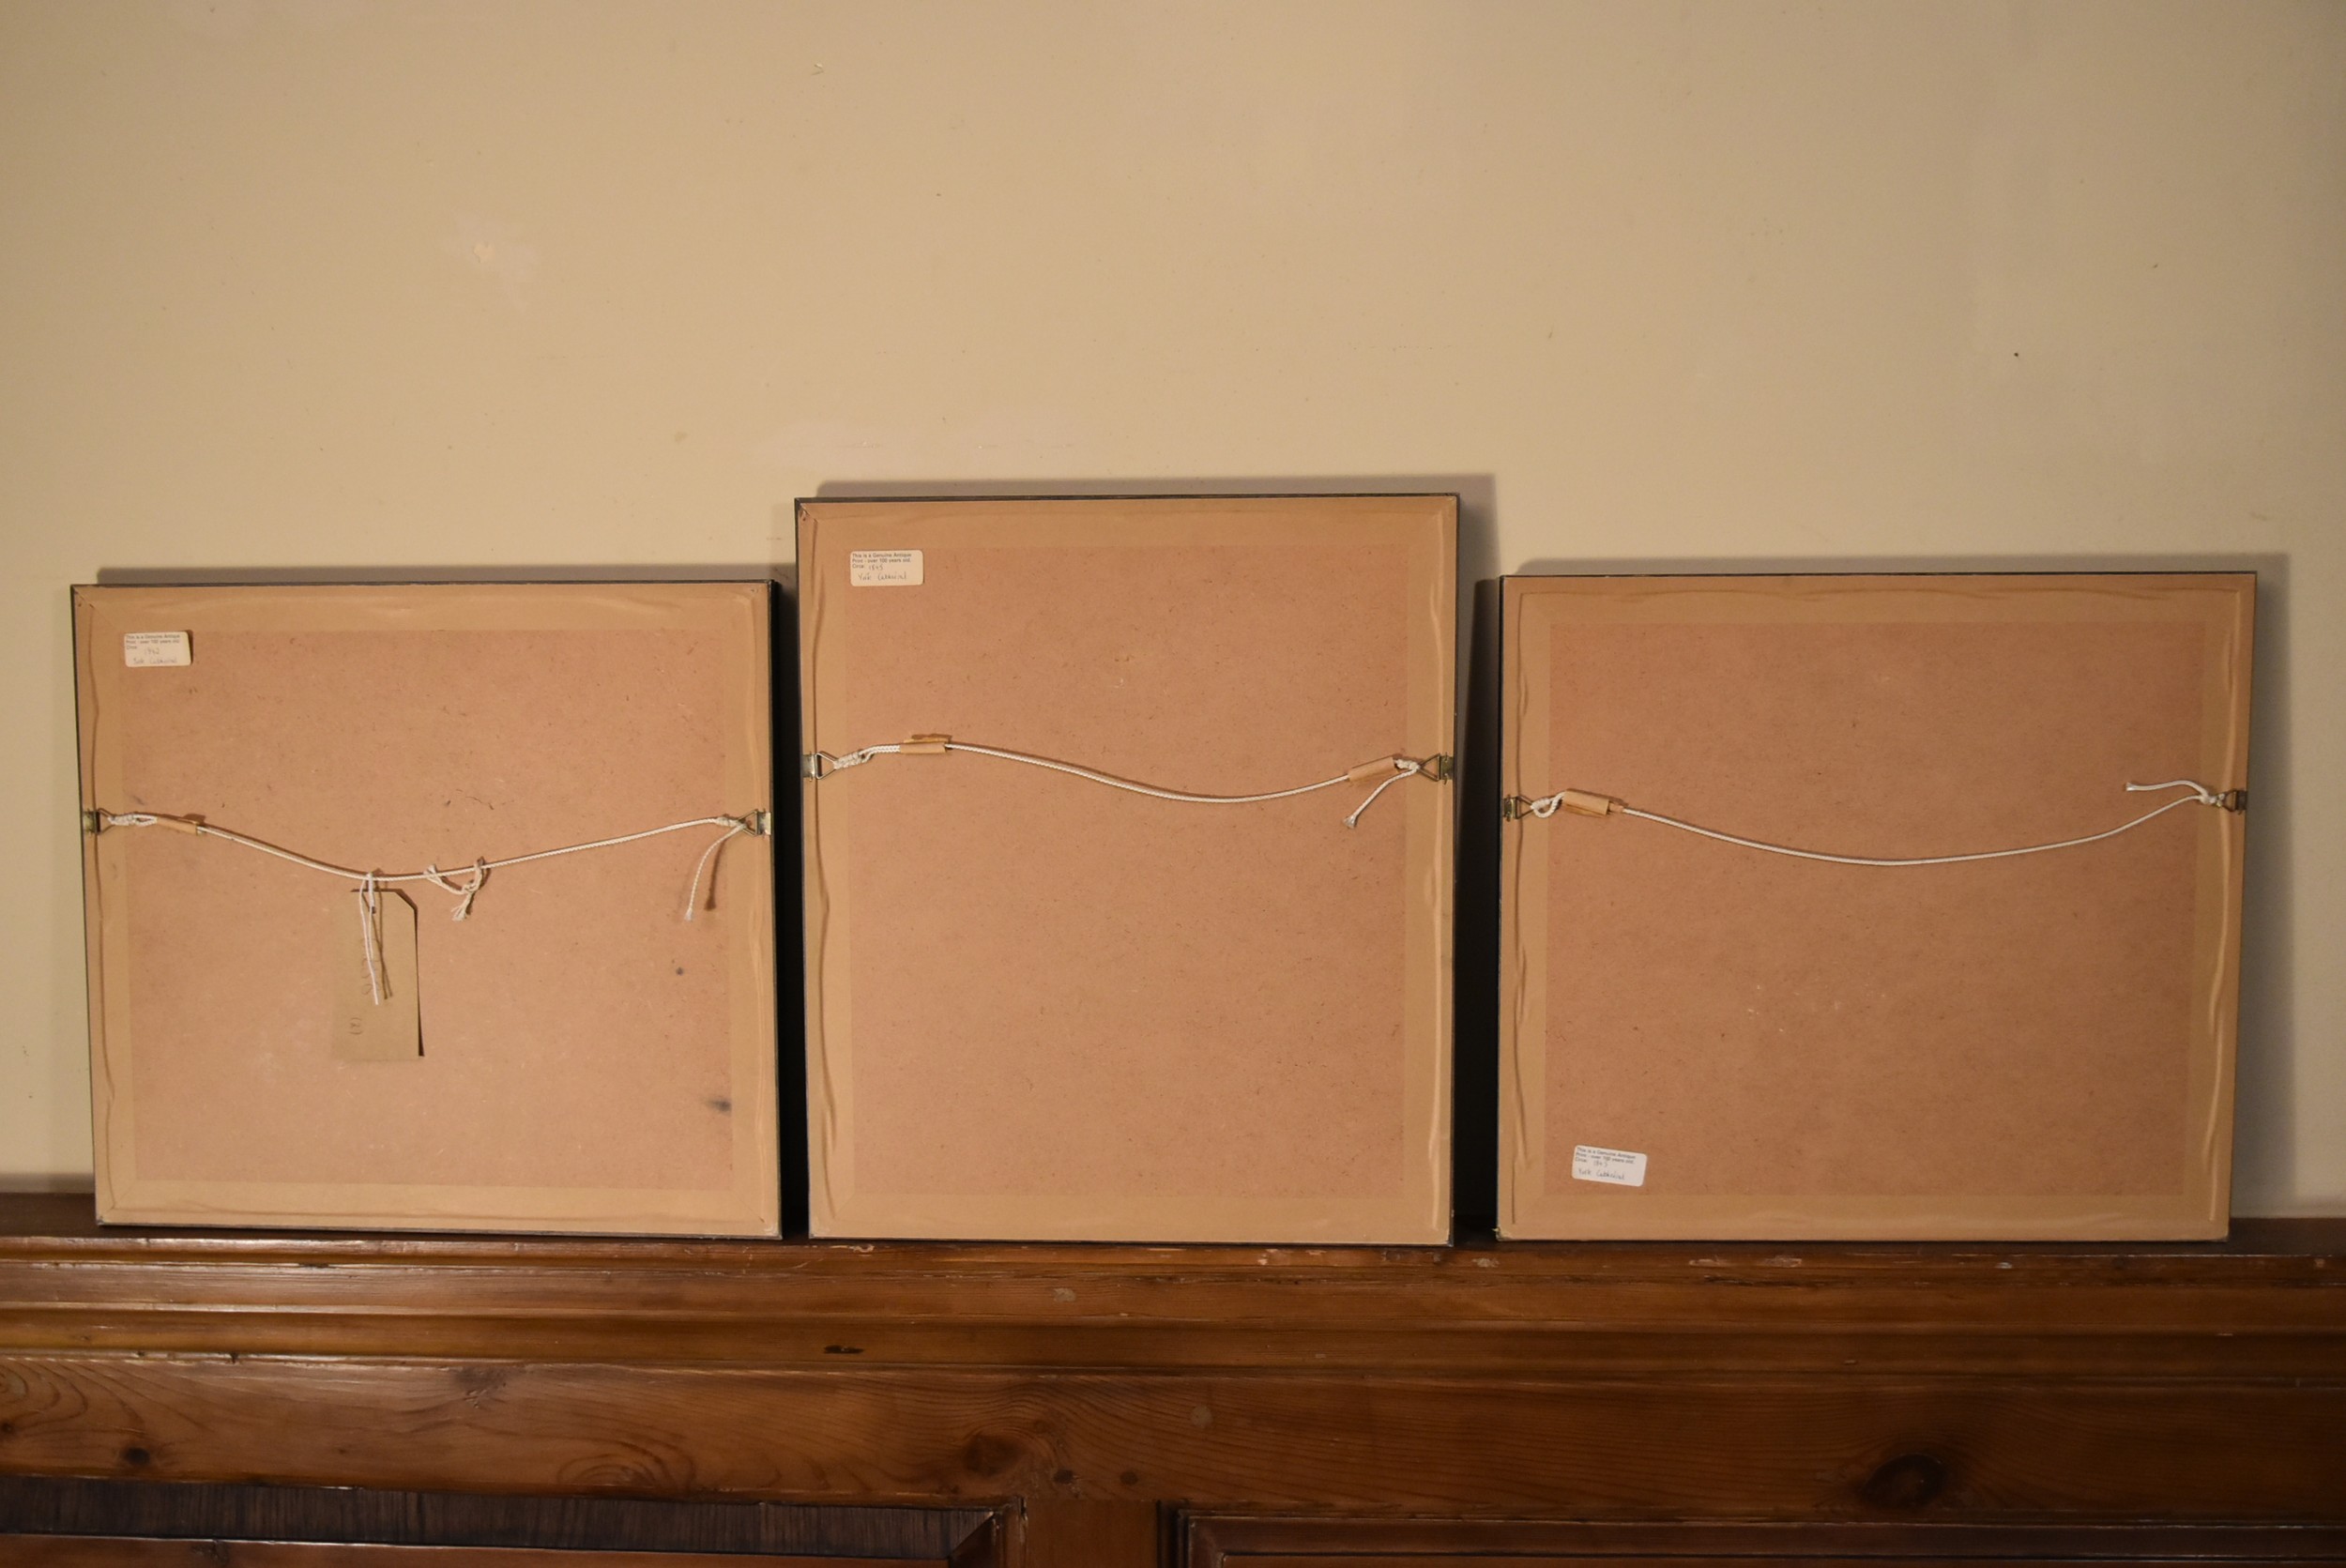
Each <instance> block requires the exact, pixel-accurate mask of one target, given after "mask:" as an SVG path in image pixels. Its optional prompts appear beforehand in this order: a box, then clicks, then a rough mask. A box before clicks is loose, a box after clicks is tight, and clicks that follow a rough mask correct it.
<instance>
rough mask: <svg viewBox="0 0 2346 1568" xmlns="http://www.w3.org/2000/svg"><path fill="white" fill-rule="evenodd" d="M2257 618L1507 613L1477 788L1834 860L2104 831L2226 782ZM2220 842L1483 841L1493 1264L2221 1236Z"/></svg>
mask: <svg viewBox="0 0 2346 1568" xmlns="http://www.w3.org/2000/svg"><path fill="white" fill-rule="evenodd" d="M2254 586H2255V579H2254V578H2253V576H2249V575H2174V574H2130V575H2109V576H1930V577H1921V576H1883V577H1766V578H1735V577H1683V578H1635V577H1621V578H1537V577H1517V578H1510V579H1508V580H1507V581H1506V585H1505V594H1504V600H1503V618H1504V642H1505V654H1504V670H1503V681H1504V686H1505V704H1506V707H1505V710H1504V721H1503V740H1502V745H1503V755H1502V763H1501V766H1502V769H1503V772H1502V776H1503V778H1504V779H1505V780H1506V790H1507V792H1508V794H1510V795H1511V796H1517V797H1525V798H1538V797H1543V796H1546V795H1549V794H1551V793H1553V792H1554V791H1556V790H1559V789H1562V788H1576V789H1584V790H1589V791H1592V792H1596V793H1599V794H1602V795H1607V796H1611V797H1615V798H1618V799H1622V800H1626V801H1628V802H1629V803H1630V804H1632V805H1635V806H1638V807H1640V808H1643V809H1645V810H1648V811H1652V812H1657V813H1661V814H1667V815H1669V816H1674V817H1678V818H1681V819H1683V820H1686V821H1690V822H1693V823H1696V824H1699V825H1700V826H1703V827H1708V828H1714V829H1716V830H1721V831H1725V832H1729V833H1733V834H1736V835H1738V836H1742V837H1746V838H1752V839H1757V840H1760V841H1761V842H1764V843H1772V844H1777V845H1792V846H1797V847H1802V848H1809V849H1819V850H1823V851H1826V852H1829V853H1838V854H1846V855H1854V856H1869V857H1881V858H1890V857H1917V856H1933V855H1949V854H1963V853H1969V852H1972V851H1976V850H1982V849H1997V848H2006V847H2012V846H2018V845H2032V844H2041V843H2049V842H2052V841H2057V840H2062V839H2067V838H2072V837H2078V836H2082V835H2085V834H2089V833H2095V832H2099V831H2101V830H2105V829H2108V828H2111V827H2115V826H2116V825H2118V824H2120V823H2122V822H2125V821H2126V820H2128V819H2129V818H2132V817H2135V816H2137V815H2140V814H2141V813H2143V812H2144V811H2146V810H2149V809H2150V808H2151V807H2152V806H2155V805H2157V804H2160V803H2163V802H2164V801H2166V800H2168V799H2173V795H2172V794H2161V795H2150V796H2146V795H2141V794H2128V793H2125V784H2127V783H2129V782H2134V783H2142V784H2152V783H2158V782H2162V781H2167V780H2173V779H2194V780H2198V781H2201V783H2203V784H2207V785H2208V786H2209V787H2210V788H2212V789H2216V790H2227V789H2234V788H2245V787H2246V785H2247V739H2248V736H2247V724H2248V666H2249V643H2250V619H2251V613H2252V606H2253V596H2254ZM2243 830H2244V823H2243V819H2242V817H2241V815H2239V814H2235V813H2233V812H2231V811H2226V810H2219V809H2214V808H2210V807H2207V806H2203V805H2200V804H2198V803H2196V802H2194V803H2191V804H2187V805H2186V806H2184V807H2182V808H2179V809H2177V810H2175V811H2171V812H2169V813H2167V814H2164V815H2162V816H2160V817H2158V818H2157V819H2156V820H2155V821H2152V822H2150V823H2147V824H2144V825H2143V826H2142V827H2140V828H2139V829H2136V830H2132V831H2129V832H2125V833H2123V834H2120V835H2118V836H2116V837H2114V838H2111V839H2108V840H2105V841H2103V842H2101V843H2098V844H2094V845H2084V846H2081V847H2077V848H2071V849H2063V850H2058V851H2053V852H2049V853H2046V854H2041V855H2031V856H2025V857H2019V858H2013V859H2003V860H1984V861H1975V862H1971V863H1966V864H1956V865H1938V866H1908V867H1865V866H1848V865H1838V864H1827V863H1820V862H1814V861H1806V860H1791V859H1787V858H1784V857H1781V856H1775V855H1769V854H1763V853H1759V852H1756V851H1753V850H1749V849H1745V848H1742V847H1739V846H1735V845H1726V844H1720V843H1715V842H1713V841H1710V840H1706V839H1702V838H1699V837H1696V836H1694V835H1691V834H1688V833H1685V832H1683V831H1680V830H1673V829H1670V828H1667V827H1664V826H1661V825H1658V824H1654V823H1651V822H1647V821H1642V820H1638V819H1635V818H1628V817H1623V816H1619V815H1612V816H1604V817H1593V816H1582V815H1575V814H1566V813H1559V814H1556V815H1554V816H1552V817H1549V818H1546V819H1545V820H1542V819H1537V818H1525V819H1520V820H1513V821H1509V822H1507V823H1505V824H1504V830H1503V835H1502V844H1503V845H1504V849H1503V857H1504V864H1503V867H1502V878H1503V880H1502V887H1503V897H1504V909H1503V912H1502V914H1503V926H1504V934H1503V943H1504V961H1503V965H1502V975H1503V979H1502V990H1503V993H1504V994H1503V996H1502V998H1501V1000H1502V1025H1501V1033H1502V1039H1501V1058H1502V1060H1501V1102H1502V1104H1501V1159H1502V1170H1501V1231H1502V1233H1503V1234H1505V1235H1509V1236H1519V1237H1550V1238H1606V1237H1648V1238H1672V1237H1684V1238H1713V1239H1725V1238H1771V1239H1775V1238H1782V1239H1792V1238H1883V1239H1912V1240H1930V1239H2004V1240H2026V1239H2030V1238H2059V1239H2075V1238H2102V1239H2111V1240H2132V1239H2160V1238H2191V1237H2207V1236H2218V1235H2221V1234H2223V1232H2224V1230H2225V1228H2226V1225H2227V1220H2228V1209H2229V1198H2230V1174H2231V1143H2232V1062H2233V1048H2234V1025H2235V1012H2236V1001H2237V990H2238V973H2239V949H2240V943H2239V936H2240V871H2241V848H2242V835H2243ZM1582 1146H1586V1147H1590V1148H1594V1149H1617V1150H1624V1151H1631V1152H1636V1153H1642V1154H1644V1155H1646V1156H1647V1165H1646V1169H1645V1180H1644V1184H1643V1185H1642V1186H1641V1187H1640V1186H1629V1185H1623V1184H1611V1183H1607V1182H1603V1181H1595V1180H1576V1179H1575V1177H1574V1174H1573V1154H1574V1150H1575V1149H1576V1148H1578V1147H1582Z"/></svg>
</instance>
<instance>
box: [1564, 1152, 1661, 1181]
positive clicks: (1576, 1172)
mask: <svg viewBox="0 0 2346 1568" xmlns="http://www.w3.org/2000/svg"><path fill="white" fill-rule="evenodd" d="M1572 1179H1573V1180H1575V1181H1609V1182H1611V1183H1612V1184H1613V1185H1614V1186H1616V1187H1642V1186H1644V1185H1645V1156H1644V1155H1642V1154H1637V1153H1633V1152H1631V1151H1630V1150H1628V1149H1598V1148H1595V1147H1593V1146H1592V1145H1590V1144H1585V1143H1577V1144H1574V1145H1573V1146H1572Z"/></svg>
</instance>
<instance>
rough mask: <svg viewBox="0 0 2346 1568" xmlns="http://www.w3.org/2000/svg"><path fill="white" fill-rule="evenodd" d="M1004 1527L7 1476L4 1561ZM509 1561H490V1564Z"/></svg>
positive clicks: (722, 1506) (834, 1557)
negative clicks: (53, 1544) (41, 1553)
mask: <svg viewBox="0 0 2346 1568" xmlns="http://www.w3.org/2000/svg"><path fill="white" fill-rule="evenodd" d="M996 1524H997V1520H996V1518H995V1516H994V1515H992V1514H991V1513H989V1512H985V1511H981V1510H974V1509H906V1508H839V1507H825V1506H820V1505H816V1506H803V1505H801V1506H793V1505H788V1504H783V1503H744V1502H722V1501H670V1500H638V1499H617V1498H581V1497H562V1496H502V1497H500V1496H492V1495H482V1494H476V1493H464V1492H414V1491H381V1490H365V1489H358V1488H352V1487H347V1486H337V1487H330V1488H326V1487H316V1488H312V1487H288V1486H253V1485H183V1484H171V1483H168V1482H154V1481H89V1480H72V1479H59V1480H44V1479H40V1478H36V1477H27V1476H21V1475H5V1474H0V1537H5V1538H6V1541H5V1545H0V1562H9V1563H13V1562H14V1561H15V1560H16V1557H15V1556H14V1555H12V1554H16V1553H19V1552H21V1551H23V1550H25V1549H27V1548H23V1547H22V1546H21V1545H19V1542H20V1541H21V1540H22V1539H23V1538H28V1537H39V1538H40V1539H42V1540H52V1539H54V1540H60V1541H62V1540H67V1539H79V1538H84V1537H91V1538H104V1539H106V1540H109V1541H112V1540H116V1539H121V1538H131V1537H135V1538H138V1539H142V1540H147V1539H160V1538H172V1539H179V1540H187V1541H194V1542H204V1543H212V1542H218V1543H223V1544H224V1543H232V1542H233V1543H242V1544H244V1545H238V1546H237V1547H236V1551H237V1553H238V1554H239V1555H237V1556H236V1557H235V1558H233V1559H232V1560H239V1561H241V1560H245V1556H244V1555H242V1554H250V1553H253V1552H262V1551H277V1552H282V1553H284V1554H286V1555H287V1556H288V1557H289V1558H291V1559H293V1560H299V1552H298V1551H297V1550H296V1547H297V1546H306V1545H347V1544H352V1543H365V1544H367V1545H369V1547H370V1549H373V1550H376V1551H381V1550H385V1549H389V1548H400V1549H406V1548H418V1549H421V1548H427V1547H428V1548H433V1549H441V1548H446V1549H449V1550H451V1551H452V1550H456V1549H460V1548H461V1549H464V1550H468V1551H482V1552H488V1551H501V1550H506V1549H509V1548H510V1549H519V1548H528V1549H531V1550H534V1551H540V1552H548V1553H590V1554H592V1555H591V1557H590V1558H589V1562H590V1564H592V1565H593V1568H622V1565H623V1564H624V1562H625V1560H624V1559H619V1558H615V1557H611V1556H608V1555H606V1554H609V1553H617V1552H631V1553H638V1554H643V1555H644V1556H645V1557H646V1558H647V1560H653V1559H656V1560H658V1561H660V1562H662V1563H667V1562H672V1561H676V1560H678V1554H683V1555H684V1556H685V1557H686V1558H687V1559H689V1560H690V1561H692V1562H693V1563H698V1562H700V1561H701V1559H702V1558H703V1557H704V1556H708V1555H710V1554H715V1555H716V1556H718V1557H719V1558H721V1560H723V1561H725V1562H738V1563H743V1564H745V1565H753V1564H756V1563H782V1562H788V1563H792V1564H797V1563H800V1562H801V1561H804V1560H821V1561H825V1562H840V1563H843V1564H846V1563H874V1564H883V1563H884V1564H896V1563H910V1562H923V1563H931V1564H937V1565H940V1568H941V1565H943V1564H945V1563H947V1562H949V1561H950V1562H952V1563H953V1564H955V1565H957V1568H987V1565H991V1564H993V1563H994V1562H996V1561H997V1560H998V1559H997V1556H996V1554H995V1552H994V1550H993V1547H994V1545H996V1543H997V1538H998V1530H996V1528H995V1527H996ZM256 1544H268V1545H266V1546H264V1545H256ZM158 1549H160V1548H158ZM221 1549H226V1548H225V1546H224V1545H223V1547H222V1548H221ZM207 1560H208V1559H207ZM252 1560H254V1561H261V1560H266V1559H264V1558H254V1559H252ZM563 1560H566V1561H567V1560H568V1559H567V1558H565V1559H563ZM387 1561H390V1562H396V1561H398V1559H388V1560H387ZM447 1561H449V1562H450V1568H452V1560H447ZM501 1561H503V1560H502V1559H495V1558H491V1559H486V1560H484V1561H483V1564H482V1568H494V1565H495V1563H498V1562H501ZM443 1562H444V1559H442V1558H437V1557H424V1558H421V1559H419V1568H443ZM465 1568H473V1565H472V1564H470V1563H466V1564H465Z"/></svg>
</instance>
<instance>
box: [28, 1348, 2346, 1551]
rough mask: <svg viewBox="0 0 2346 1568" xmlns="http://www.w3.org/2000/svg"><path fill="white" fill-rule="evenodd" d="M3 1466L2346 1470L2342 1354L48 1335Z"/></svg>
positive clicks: (797, 1486)
mask: <svg viewBox="0 0 2346 1568" xmlns="http://www.w3.org/2000/svg"><path fill="white" fill-rule="evenodd" d="M0 1385H4V1386H5V1388H6V1390H7V1391H8V1398H7V1400H6V1402H5V1404H0V1431H4V1432H5V1435H0V1465H5V1466H6V1467H8V1469H18V1470H24V1471H34V1472H39V1473H46V1474H124V1473H130V1474H138V1475H149V1476H153V1477H156V1478H158V1479H172V1480H189V1481H194V1480H213V1479H225V1478H234V1477H242V1476H252V1475H267V1476H268V1477H269V1478H271V1479H273V1480H279V1481H285V1482H293V1483H300V1484H336V1483H342V1484H359V1485H370V1486H405V1485H434V1484H437V1485H446V1484H456V1483H458V1482H460V1481H461V1482H462V1483H463V1484H469V1485H478V1486H486V1487H494V1488H496V1489H499V1490H510V1491H521V1492H526V1491H561V1492H591V1493H605V1494H625V1495H635V1496H663V1495H700V1496H733V1497H739V1498H757V1497H765V1498H816V1497H821V1498H830V1499H839V1500H850V1501H859V1502H912V1501H929V1500H937V1499H995V1498H1003V1497H1021V1496H1023V1497H1035V1498H1069V1499H1104V1500H1111V1499H1133V1500H1140V1499H1150V1498H1209V1499H1244V1500H1247V1501H1250V1502H1257V1503H1263V1504H1268V1505H1276V1506H1283V1507H1342V1508H1365V1509H1370V1510H1384V1511H1425V1510H1431V1509H1441V1508H1471V1509H1474V1510H1478V1511H1527V1510H1528V1511H1549V1510H1554V1509H1557V1508H1560V1507H1568V1508H1571V1509H1574V1510H1577V1511H1585V1512H1588V1513H1591V1514H1595V1515H1629V1516H1637V1515H1645V1516H1652V1515H1664V1514H1668V1513H1670V1512H1672V1511H1674V1510H1677V1509H1680V1508H1683V1507H1684V1506H1685V1505H1686V1502H1687V1499H1690V1498H1694V1499H1701V1501H1702V1505H1703V1507H1704V1508H1705V1510H1706V1511H1712V1512H1719V1513H1737V1514H1744V1515H1756V1516H1769V1517H1781V1516H1786V1515H1836V1514H1838V1515H1851V1514H1858V1513H1862V1512H1865V1511H1866V1510H1868V1509H1869V1508H1871V1507H1873V1506H1875V1504H1874V1503H1872V1502H1871V1501H1869V1500H1868V1499H1869V1498H1872V1497H1877V1496H1880V1495H1881V1487H1882V1485H1883V1484H1884V1483H1881V1482H1880V1481H1878V1480H1877V1477H1878V1476H1880V1475H1881V1473H1882V1471H1883V1469H1884V1468H1885V1467H1895V1466H1897V1465H1898V1464H1900V1463H1902V1462H1908V1461H1907V1456H1908V1455H1918V1456H1919V1459H1918V1460H1917V1461H1913V1463H1916V1464H1918V1465H1919V1466H1920V1467H1922V1468H1927V1469H1928V1470H1930V1471H1931V1472H1933V1473H1937V1474H1940V1475H1942V1477H1943V1479H1942V1481H1940V1482H1939V1483H1938V1484H1935V1485H1934V1486H1933V1488H1932V1489H1931V1497H1930V1501H1931V1503H1932V1505H1934V1506H1940V1507H1945V1508H1949V1509H1957V1510H1961V1511H1965V1512H1974V1513H1983V1514H1989V1515H1998V1514H2001V1515H2013V1514H2024V1513H2028V1512H2032V1511H2048V1510H2079V1511H2085V1512H2089V1513H2094V1514H2099V1515H2119V1516H2127V1515H2139V1516H2142V1517H2151V1518H2186V1519H2187V1518H2202V1519H2206V1518H2223V1517H2232V1516H2235V1515H2240V1514H2244V1513H2245V1514H2247V1515H2251V1516H2270V1517H2278V1518H2300V1519H2313V1518H2322V1517H2325V1516H2327V1515H2330V1514H2331V1513H2332V1512H2334V1511H2335V1510H2336V1509H2337V1508H2338V1499H2339V1497H2340V1496H2341V1491H2340V1481H2341V1477H2342V1476H2346V1460H2342V1458H2341V1439H2340V1433H2341V1432H2346V1383H2340V1382H2338V1381H2330V1380H2319V1381H2317V1380H2314V1379H2300V1380H2293V1381H2279V1380H2275V1381H2243V1382H2240V1383H2236V1384H2224V1383H2213V1382H2204V1381H2199V1382H2195V1381H2188V1380H2170V1379H2162V1378H2148V1377H2145V1378H2125V1379H2121V1378H2112V1379H2109V1380H2107V1381H2090V1380H2071V1379H2058V1378H2036V1379H2032V1380H2028V1381H2026V1382H2004V1381H2001V1380H1997V1381H1990V1380H1986V1379H1967V1378H1951V1379H1914V1378H1877V1377H1868V1378H1846V1377H1845V1378H1833V1377H1829V1376H1828V1377H1815V1376H1810V1377H1802V1378H1781V1377H1775V1376H1762V1375H1755V1376H1749V1377H1743V1378H1731V1377H1717V1378H1692V1377H1683V1376H1670V1375H1666V1374H1665V1375H1654V1376H1650V1377H1645V1378H1622V1379H1596V1378H1570V1379H1565V1378H1556V1379H1542V1380H1537V1381H1533V1380H1499V1379H1494V1378H1479V1379H1472V1380H1459V1379H1451V1378H1424V1377H1411V1376H1406V1375H1395V1376H1383V1377H1376V1376H1372V1377H1366V1378H1363V1377H1359V1376H1347V1377H1344V1378H1329V1377H1315V1376H1312V1375H1308V1374H1271V1373H1251V1374H1235V1375H1213V1374H1206V1373H1192V1374H1188V1375H1184V1376H1180V1377H1163V1376H1158V1377H1146V1376H1114V1375H1102V1374H1086V1373H1075V1372H1067V1373H1059V1374H1050V1373H1032V1374H1011V1373H1000V1372H987V1371H966V1372H955V1371H952V1370H948V1369H925V1370H898V1369H891V1368H884V1367H872V1368H859V1369H857V1371H856V1372H855V1373H854V1374H852V1375H849V1376H840V1375H837V1374H830V1373H822V1372H772V1371H765V1370H760V1369H753V1368H729V1369H724V1370H722V1371H720V1370H717V1369H690V1370H678V1369H667V1368H658V1367H640V1368H618V1367H599V1366H592V1365H572V1366H558V1365H526V1364H500V1363H478V1362H476V1363H457V1364H452V1365H449V1364H432V1363H421V1362H387V1363H363V1362H301V1361H295V1360H279V1359H267V1360H256V1361H247V1362H237V1363H229V1362H222V1361H219V1360H213V1359H182V1358H172V1357H140V1358H121V1357H88V1358H84V1357H66V1356H50V1357H43V1358H40V1359H38V1360H29V1359H23V1358H18V1359H14V1360H10V1361H8V1362H0ZM290 1434H297V1435H298V1436H297V1438H294V1437H291V1436H289V1435H290ZM2212 1435H2215V1436H2212ZM427 1439H428V1440H427ZM1896 1473H1897V1472H1896V1470H1895V1469H1893V1470H1892V1474H1893V1475H1894V1476H1895V1474H1896ZM1893 1490H1894V1491H1895V1487H1893Z"/></svg>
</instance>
